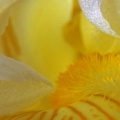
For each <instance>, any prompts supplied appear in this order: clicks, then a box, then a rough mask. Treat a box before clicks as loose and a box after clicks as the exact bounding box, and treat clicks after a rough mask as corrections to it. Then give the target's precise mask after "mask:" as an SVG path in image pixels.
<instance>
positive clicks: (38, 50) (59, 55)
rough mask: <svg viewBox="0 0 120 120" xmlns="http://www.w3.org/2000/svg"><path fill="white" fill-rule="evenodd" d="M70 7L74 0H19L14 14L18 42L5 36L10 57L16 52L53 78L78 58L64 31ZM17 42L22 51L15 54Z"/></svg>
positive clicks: (19, 57) (13, 23)
mask: <svg viewBox="0 0 120 120" xmlns="http://www.w3.org/2000/svg"><path fill="white" fill-rule="evenodd" d="M53 6H54V7H53ZM66 6H67V7H66ZM71 9H72V0H66V1H65V0H51V1H50V0H44V1H43V0H31V1H25V2H24V3H21V4H18V6H17V9H16V10H15V11H14V12H13V13H12V18H11V21H12V26H13V28H14V29H13V31H15V33H16V36H17V39H16V40H14V41H15V42H16V43H18V45H15V44H12V43H13V42H12V41H13V39H12V38H11V37H9V38H7V39H6V41H7V44H8V49H7V50H8V51H9V52H10V53H11V54H12V55H11V57H14V58H16V56H17V57H18V59H20V60H22V61H24V62H25V63H27V64H29V65H30V66H32V67H33V68H35V69H36V70H38V71H39V72H40V73H42V74H43V75H45V76H47V77H48V78H49V80H51V81H53V82H54V81H55V80H56V79H57V77H58V75H59V73H60V72H64V71H65V70H66V69H67V66H68V65H69V64H70V63H72V62H73V60H74V59H75V58H76V52H75V51H74V50H73V49H72V47H71V46H70V45H69V44H68V43H67V42H66V41H65V39H64V38H63V33H62V32H63V31H62V29H63V26H64V24H65V23H66V22H67V21H68V20H69V18H70V12H71ZM48 13H49V15H48ZM7 35H8V36H10V32H9V33H8V34H7V33H6V35H5V36H7ZM15 42H14V43H15ZM4 46H5V47H6V48H7V45H6V44H5V45H4ZM4 46H1V47H4ZM9 46H10V47H9ZM16 46H19V50H20V54H14V53H15V51H16V49H14V48H15V47H16ZM17 48H18V47H17ZM3 50H4V49H3ZM4 54H6V53H5V52H4ZM32 58H34V59H32Z"/></svg>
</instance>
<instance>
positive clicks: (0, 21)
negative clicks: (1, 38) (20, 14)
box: [0, 0, 22, 35]
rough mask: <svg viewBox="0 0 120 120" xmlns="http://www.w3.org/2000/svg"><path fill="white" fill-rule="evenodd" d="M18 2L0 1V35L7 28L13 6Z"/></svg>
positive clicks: (12, 0)
mask: <svg viewBox="0 0 120 120" xmlns="http://www.w3.org/2000/svg"><path fill="white" fill-rule="evenodd" d="M18 1H19V0H0V35H1V34H2V33H3V32H4V29H5V27H6V26H7V23H8V19H9V17H10V12H11V10H12V7H13V5H14V4H15V3H17V2H18ZM21 1H22V0H21Z"/></svg>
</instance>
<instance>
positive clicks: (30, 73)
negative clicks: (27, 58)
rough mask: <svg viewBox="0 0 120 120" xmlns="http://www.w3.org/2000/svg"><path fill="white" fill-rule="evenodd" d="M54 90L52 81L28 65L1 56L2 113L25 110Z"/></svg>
mask: <svg viewBox="0 0 120 120" xmlns="http://www.w3.org/2000/svg"><path fill="white" fill-rule="evenodd" d="M52 90H53V87H52V85H51V83H50V82H49V81H48V80H46V79H45V78H44V77H42V76H41V75H40V74H38V73H37V72H36V71H34V70H33V69H31V68H29V67H28V66H27V65H25V64H23V63H21V62H18V61H15V60H13V59H11V58H7V57H5V56H2V55H1V56H0V108H2V109H0V114H8V113H13V112H16V111H19V110H23V109H25V108H27V107H29V106H30V105H32V104H33V103H35V102H36V101H37V100H39V99H40V98H41V97H42V96H44V95H46V94H48V93H50V92H51V91H52Z"/></svg>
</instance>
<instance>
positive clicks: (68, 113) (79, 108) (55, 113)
mask: <svg viewBox="0 0 120 120" xmlns="http://www.w3.org/2000/svg"><path fill="white" fill-rule="evenodd" d="M119 113H120V102H119V101H117V100H115V99H109V98H107V97H106V98H105V97H104V96H94V97H93V99H90V100H88V101H81V102H78V103H75V104H72V105H70V106H68V107H63V108H59V109H51V110H47V111H28V112H20V113H16V114H11V115H6V116H1V117H0V119H1V120H8V119H9V120H100V119H101V120H119V118H120V114H119Z"/></svg>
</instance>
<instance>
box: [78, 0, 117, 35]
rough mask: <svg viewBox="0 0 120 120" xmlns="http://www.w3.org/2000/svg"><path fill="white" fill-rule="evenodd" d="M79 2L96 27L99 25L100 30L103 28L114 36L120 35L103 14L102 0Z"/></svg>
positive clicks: (82, 0) (80, 0) (83, 0)
mask: <svg viewBox="0 0 120 120" xmlns="http://www.w3.org/2000/svg"><path fill="white" fill-rule="evenodd" d="M103 1H104V0H103ZM108 2H109V1H108ZM108 2H107V3H108ZM79 3H80V5H81V8H82V10H83V12H84V14H85V16H86V17H87V18H88V19H89V20H90V21H91V22H92V23H93V24H94V25H95V26H96V27H98V28H99V29H100V30H102V31H103V32H105V33H108V34H110V35H113V36H118V35H117V33H116V32H115V31H114V30H113V29H112V27H111V25H110V23H109V21H107V20H106V19H105V17H104V16H103V13H102V11H101V4H102V0H79ZM108 4H109V3H108ZM104 7H105V6H104ZM108 12H110V11H109V10H107V13H108ZM111 17H112V16H111Z"/></svg>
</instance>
